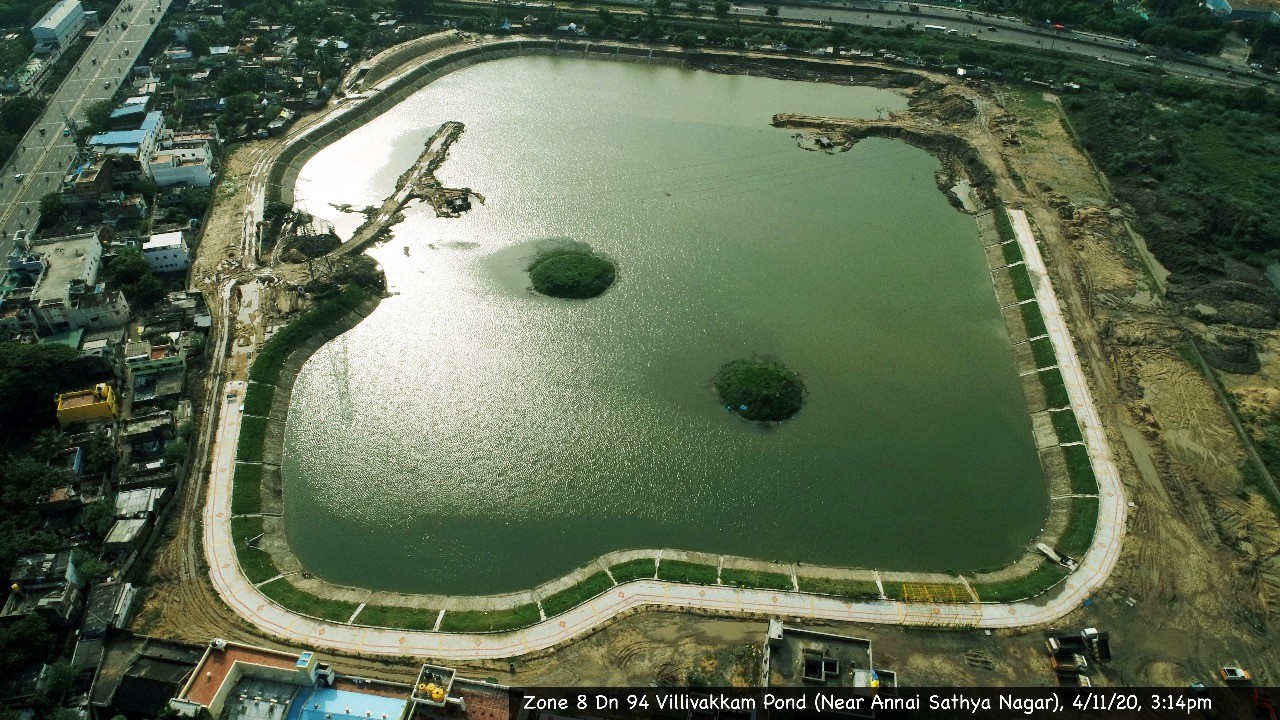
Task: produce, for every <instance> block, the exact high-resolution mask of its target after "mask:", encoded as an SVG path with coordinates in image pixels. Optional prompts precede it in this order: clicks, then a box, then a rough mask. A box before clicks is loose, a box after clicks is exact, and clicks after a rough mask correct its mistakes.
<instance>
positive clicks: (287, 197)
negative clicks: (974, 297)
mask: <svg viewBox="0 0 1280 720" xmlns="http://www.w3.org/2000/svg"><path fill="white" fill-rule="evenodd" d="M593 48H598V49H600V50H603V51H604V52H596V51H593ZM558 53H564V54H570V53H571V54H573V55H575V56H584V55H585V56H586V57H590V58H604V59H626V60H631V61H639V62H662V63H670V64H685V63H686V62H687V61H688V59H689V58H688V55H686V54H685V53H684V52H682V51H676V50H665V49H652V50H650V49H648V48H640V47H624V46H613V45H604V46H588V45H586V44H583V43H559V42H556V41H552V40H506V41H499V42H493V43H490V44H488V45H485V46H481V47H467V48H462V49H460V50H458V51H456V52H454V53H450V54H448V55H446V56H444V57H441V58H436V59H434V60H431V61H429V62H426V63H423V64H422V65H420V66H418V67H415V68H412V69H410V70H408V71H405V72H403V73H401V74H399V75H396V76H393V77H391V78H389V79H387V80H384V81H382V82H380V83H379V84H378V85H377V86H376V87H375V89H374V90H373V92H374V93H376V94H375V95H373V96H371V97H364V98H360V99H357V100H355V101H351V104H349V105H348V107H347V108H344V109H341V110H339V111H338V112H335V114H334V116H333V118H332V119H330V120H328V121H326V122H324V123H322V124H320V125H317V126H314V127H312V128H309V129H308V130H306V131H304V132H302V133H300V134H299V136H298V137H297V138H296V139H295V140H294V141H292V142H291V144H290V145H289V146H288V147H287V148H286V149H284V150H283V151H282V153H281V155H280V158H279V161H278V162H276V163H275V164H274V165H273V166H271V168H270V170H269V176H268V177H269V180H268V189H267V192H268V198H275V199H279V200H280V201H282V202H290V203H291V202H292V199H293V198H292V185H293V183H294V182H295V181H296V179H297V175H298V172H299V170H300V169H301V167H302V166H303V165H304V164H305V163H306V161H307V160H308V159H310V158H311V157H313V156H314V155H315V153H316V152H318V151H319V150H320V149H322V148H323V147H324V146H325V145H327V144H329V143H331V142H333V141H335V140H337V139H339V138H341V137H342V136H343V135H345V134H346V133H347V132H349V131H350V130H352V129H354V127H357V126H359V124H361V123H363V122H365V121H367V120H368V119H369V118H371V117H373V116H375V115H377V114H378V113H380V112H382V111H385V110H386V109H388V108H389V107H391V106H392V105H394V104H395V103H397V102H399V101H400V100H402V99H403V98H405V97H407V96H408V95H409V94H411V93H412V92H414V91H416V90H417V89H419V88H420V87H421V86H423V85H425V84H426V83H428V82H430V81H432V80H434V79H435V78H438V77H440V76H442V75H444V74H447V73H448V72H452V71H454V70H457V69H460V68H462V67H466V66H468V65H471V64H474V63H476V62H480V61H483V60H487V59H494V58H501V57H510V56H515V55H521V54H558ZM784 61H785V62H787V63H795V62H796V61H795V60H794V59H793V58H787V59H785V60H784ZM699 64H701V63H699ZM823 64H824V65H826V64H829V63H825V62H824V63H823ZM886 72H894V71H886ZM1012 216H1013V219H1014V230H1015V231H1016V233H1017V238H1016V245H1017V247H1018V248H1019V249H1020V251H1021V254H1022V257H1023V258H1024V259H1025V267H1026V269H1027V271H1028V272H1029V274H1030V279H1031V283H1032V284H1033V286H1034V292H1035V300H1036V301H1037V303H1038V304H1039V307H1040V309H1041V311H1042V313H1043V315H1044V323H1045V325H1046V326H1047V328H1048V333H1047V335H1048V339H1049V341H1050V342H1051V343H1052V348H1053V351H1054V353H1055V354H1056V357H1057V366H1058V367H1059V368H1060V370H1061V373H1062V376H1063V380H1064V382H1065V385H1066V393H1067V395H1068V397H1069V400H1070V406H1071V409H1072V410H1073V411H1074V413H1075V416H1076V418H1078V420H1079V422H1080V427H1081V429H1082V431H1083V434H1084V436H1085V439H1086V440H1087V441H1088V442H1087V446H1088V451H1089V452H1088V459H1089V463H1090V465H1091V467H1092V470H1093V474H1094V475H1095V476H1096V478H1097V483H1098V488H1097V497H1098V502H1099V506H1100V507H1099V510H1100V512H1099V516H1098V522H1097V525H1096V527H1095V528H1094V532H1093V534H1092V538H1093V542H1092V544H1091V545H1090V547H1089V549H1088V552H1087V553H1085V554H1084V556H1083V559H1082V561H1081V563H1080V565H1079V567H1078V568H1077V569H1076V571H1075V572H1074V573H1072V574H1071V575H1069V576H1067V577H1066V578H1064V579H1063V580H1061V581H1059V582H1057V583H1054V584H1053V590H1052V591H1050V592H1048V593H1045V594H1043V595H1041V596H1040V598H1039V599H1040V600H1041V601H1042V602H1041V603H1040V604H1037V603H1033V602H1030V601H1025V600H1022V601H1019V602H1011V603H1006V602H996V603H991V602H982V600H981V597H980V595H979V594H978V593H975V592H974V591H973V590H972V588H971V586H970V585H971V583H978V582H987V581H988V580H990V581H993V582H996V581H1000V580H1002V579H1005V578H1008V577H1010V576H1011V575H1018V574H1025V572H1026V569H1027V568H1028V567H1030V566H1032V565H1035V564H1038V563H1031V562H1029V561H1028V558H1024V560H1023V561H1020V563H1018V564H1017V565H1015V566H1013V567H1011V568H1006V569H1002V570H1001V571H997V572H996V573H992V574H990V576H989V577H988V576H982V577H979V576H971V577H970V578H965V577H957V576H955V575H948V574H919V573H891V572H883V573H882V572H877V571H874V570H858V569H843V568H820V567H814V566H808V565H806V566H803V568H797V567H795V566H793V565H791V564H783V563H771V562H766V561H759V560H753V559H749V558H736V557H729V556H719V555H707V554H699V553H689V552H682V551H677V550H631V551H623V552H617V553H611V554H609V555H606V556H604V557H602V558H599V559H597V560H596V561H594V562H592V563H590V564H588V565H587V566H584V567H582V568H579V569H577V570H575V571H574V572H572V573H569V574H567V575H565V576H563V577H560V578H557V579H555V580H553V581H551V582H548V583H545V584H543V585H541V586H539V587H538V588H534V589H531V590H528V591H524V592H519V593H510V594H507V595H499V596H490V597H483V598H480V597H474V598H459V597H443V596H426V595H421V596H407V595H398V594H394V593H373V592H370V591H368V590H362V589H358V588H339V587H336V586H331V585H328V584H327V583H324V581H320V580H318V579H315V578H310V579H306V578H303V577H302V573H301V572H300V565H298V564H297V561H296V559H293V558H292V557H291V553H288V550H287V545H285V544H283V543H281V542H276V543H269V544H268V545H269V548H270V551H271V554H272V559H273V561H274V564H275V566H276V567H278V568H281V569H283V570H285V573H284V574H288V575H290V577H291V578H294V579H296V580H297V581H298V587H299V588H300V589H301V591H302V592H304V593H307V592H311V591H313V590H314V591H315V593H316V594H317V595H324V596H327V597H331V596H337V597H340V598H342V600H340V601H339V602H345V603H347V604H349V606H350V608H351V609H352V612H351V613H350V615H349V616H347V615H346V614H345V612H343V613H338V610H343V609H345V606H344V605H338V606H337V609H336V610H334V611H333V612H330V613H327V614H328V617H320V616H314V615H308V614H303V613H300V612H296V611H294V610H290V609H287V608H285V607H283V606H282V605H280V604H277V603H276V602H275V601H273V600H271V599H269V598H268V597H267V595H266V594H264V593H263V592H262V590H260V589H259V588H260V586H263V585H267V584H268V583H283V582H289V580H287V579H285V578H282V577H273V578H270V579H269V580H267V581H265V582H258V583H257V584H255V583H253V582H251V581H250V580H249V579H248V578H247V577H246V575H245V573H244V571H243V570H242V567H241V560H240V557H239V556H238V554H237V547H236V542H235V538H233V536H232V531H231V522H230V520H231V517H232V504H231V497H232V484H233V476H234V470H235V454H236V447H237V443H238V441H239V437H240V429H241V423H242V416H243V413H241V412H239V408H237V407H234V403H235V402H236V400H234V399H228V400H225V401H224V407H223V408H222V413H221V416H220V421H219V426H218V429H217V438H216V444H215V449H214V458H213V460H214V462H213V466H212V471H211V478H210V487H209V492H208V494H207V504H206V507H205V515H204V545H205V552H206V556H207V558H208V560H209V565H210V575H211V578H212V580H213V584H214V586H215V588H216V589H217V591H218V593H219V594H220V595H221V596H222V598H223V599H224V600H225V601H226V602H227V604H228V605H229V606H231V607H232V608H233V609H235V610H236V611H237V612H238V613H240V614H241V615H243V616H244V617H245V618H246V619H248V620H249V621H250V622H252V623H253V624H254V625H256V626H257V627H259V628H260V629H262V630H264V631H266V632H268V633H271V634H273V635H277V636H279V637H282V638H284V639H286V640H289V641H293V642H309V643H311V644H317V643H318V644H320V645H324V646H328V647H333V648H335V649H339V650H346V651H351V652H359V653H370V654H382V653H389V654H398V655H426V656H432V657H441V658H451V659H468V658H493V657H505V656H510V655H516V654H521V653H525V652H530V651H534V650H540V649H545V648H548V647H551V646H554V645H557V644H559V643H562V642H565V641H567V640H570V639H572V638H573V637H575V636H576V635H578V634H581V633H584V632H587V631H589V630H591V629H592V628H595V627H598V626H599V625H600V624H602V623H605V622H608V621H610V620H611V619H613V618H615V617H617V616H618V615H619V614H621V613H624V612H627V611H629V610H632V609H635V608H637V607H640V606H643V605H665V606H670V607H678V608H688V609H693V610H700V611H707V612H734V613H746V614H758V615H783V614H786V615H792V616H796V617H807V618H814V619H830V620H855V621H864V622H879V623H891V624H921V625H956V626H967V627H1020V626H1026V625H1034V624H1040V623H1046V622H1050V621H1053V620H1055V619H1057V618H1059V617H1061V616H1062V615H1064V614H1066V613H1068V612H1070V611H1071V610H1072V609H1074V608H1076V607H1078V606H1079V604H1080V603H1081V601H1082V600H1083V599H1084V598H1086V597H1088V594H1089V593H1091V592H1092V591H1093V590H1095V589H1096V588H1097V587H1099V586H1100V585H1101V584H1102V583H1103V582H1105V580H1106V578H1107V576H1108V575H1109V574H1110V572H1111V570H1112V568H1113V567H1114V565H1115V562H1116V557H1117V555H1118V551H1119V545H1120V539H1121V537H1122V536H1123V532H1124V512H1125V506H1124V502H1123V500H1124V497H1123V489H1122V488H1121V485H1120V481H1119V477H1118V473H1117V472H1116V469H1115V466H1114V464H1113V463H1112V462H1111V456H1110V451H1109V449H1108V447H1107V442H1106V438H1105V435H1104V433H1103V432H1102V428H1101V425H1100V421H1099V420H1098V415H1097V412H1096V410H1095V409H1094V408H1093V405H1092V400H1091V398H1090V395H1089V392H1088V388H1087V385H1086V383H1085V379H1084V376H1083V372H1082V371H1081V369H1080V364H1079V360H1078V359H1077V358H1076V355H1075V348H1074V346H1073V345H1072V342H1071V338H1070V335H1069V333H1068V331H1067V329H1066V324H1065V322H1064V321H1063V319H1062V316H1061V312H1060V309H1059V307H1058V304H1057V301H1056V297H1055V296H1054V292H1053V288H1052V285H1051V284H1050V282H1049V280H1048V277H1047V275H1046V274H1045V272H1044V266H1043V262H1042V261H1041V260H1040V255H1039V250H1038V248H1037V247H1036V244H1035V240H1034V237H1033V236H1032V235H1031V231H1030V228H1029V226H1028V225H1027V223H1026V218H1025V216H1023V215H1021V214H1020V213H1017V212H1016V211H1015V212H1014V213H1012ZM999 289H1000V288H999V283H997V291H998V294H999ZM368 309H371V308H368ZM358 314H360V315H364V314H367V312H364V313H358ZM348 317H349V318H350V320H351V321H353V322H351V324H354V321H356V320H357V319H356V318H354V317H351V316H348ZM1006 321H1008V318H1006ZM346 327H349V325H348V324H347V323H346V322H344V323H342V324H341V325H340V326H335V328H336V329H335V330H334V331H333V332H332V333H325V335H326V336H329V337H332V336H336V335H337V334H339V333H340V332H342V331H343V330H345V329H346ZM321 344H322V343H321V342H312V343H308V344H307V347H305V348H302V349H300V350H298V351H297V352H295V353H294V354H293V355H292V356H291V357H290V358H289V360H288V361H287V362H286V364H285V372H284V373H282V377H281V378H280V379H279V381H277V383H276V385H277V387H278V388H279V389H281V390H283V392H277V393H276V396H275V398H274V402H273V403H272V410H271V412H270V417H271V421H270V422H271V423H272V424H273V425H275V426H276V430H275V431H273V432H269V433H267V438H268V440H269V441H271V440H274V441H275V442H268V443H267V444H268V445H275V447H268V448H264V457H263V459H264V461H267V462H268V463H269V464H272V465H278V463H279V456H280V453H279V442H282V439H283V421H284V419H285V416H286V414H287V408H288V395H289V392H288V390H289V388H290V387H291V385H292V381H293V378H294V377H295V376H296V373H297V372H298V371H299V370H300V369H301V367H302V364H303V363H304V362H305V360H306V357H309V356H310V354H311V353H312V352H314V350H315V349H317V348H318V347H319V346H320V345H321ZM1033 367H1034V366H1033ZM244 387H245V385H244V383H242V382H231V383H228V385H227V392H228V393H230V392H232V391H236V392H237V394H239V392H238V391H240V390H243V389H244ZM223 396H224V397H226V393H224V395H223ZM1040 407H1044V405H1043V404H1042V405H1040ZM276 482H278V468H276V469H275V474H274V477H273V478H268V479H267V483H266V487H267V488H268V489H271V488H272V487H273V486H276V485H275V483H276ZM276 487H278V486H276ZM272 495H273V493H268V495H267V496H266V497H264V502H265V503H266V504H268V505H270V504H272V503H273V502H278V496H275V498H273V497H272ZM269 522H270V524H271V526H272V527H268V530H270V531H272V532H271V533H270V534H274V535H277V536H280V537H282V536H283V532H282V530H283V525H282V520H281V519H279V518H274V519H270V521H269ZM1050 525H1053V523H1052V522H1051V523H1050ZM1046 531H1047V532H1049V533H1050V534H1052V533H1054V532H1057V533H1059V534H1060V533H1061V532H1062V529H1061V528H1060V527H1059V528H1056V529H1055V528H1052V527H1047V528H1046ZM1049 539H1052V538H1049ZM650 558H652V561H653V565H652V568H653V572H652V574H650V573H648V568H647V567H646V564H647V561H648V559H650ZM664 561H665V562H666V563H667V564H668V567H669V568H671V567H676V566H680V565H681V564H682V563H684V564H689V563H693V564H696V565H699V566H706V567H707V568H708V569H709V570H712V571H714V584H712V583H711V582H710V580H711V577H710V576H708V577H707V578H706V579H705V581H706V582H707V584H694V583H692V582H673V581H670V580H663V579H662V578H663V577H664V576H667V577H673V578H679V577H681V576H682V575H684V574H687V572H686V573H682V572H674V571H672V572H664V570H663V568H662V565H663V562H664ZM615 571H616V573H617V574H619V575H622V577H618V576H617V575H615ZM601 573H603V575H604V576H606V577H607V578H608V581H607V583H606V584H605V589H603V590H601V591H594V592H593V594H592V595H591V596H590V597H587V598H583V599H584V600H585V602H579V603H577V604H575V605H573V606H572V607H570V608H568V609H567V610H564V611H563V612H560V613H559V614H555V613H548V612H547V610H546V608H545V607H544V601H546V600H548V599H549V598H555V597H556V596H557V595H558V594H560V593H566V594H570V593H571V592H572V591H573V589H574V588H575V587H577V586H579V585H580V584H583V583H588V581H590V580H591V579H592V578H593V577H595V576H599V575H600V574H601ZM654 578H657V579H654ZM735 578H737V579H735ZM744 578H745V579H744ZM1052 579H1055V580H1056V576H1055V577H1054V578H1052ZM721 583H723V584H721ZM730 583H738V584H750V583H756V584H767V585H768V587H766V588H759V589H756V588H741V587H730V586H729V585H730ZM1045 584H1050V583H1045ZM592 587H593V589H595V588H594V586H592ZM929 587H934V588H935V591H934V593H933V594H930V592H929V591H928V588H929ZM831 588H837V589H838V592H839V594H838V595H837V594H835V593H833V592H831ZM911 588H925V590H924V592H923V594H920V593H919V592H917V591H915V590H912V589H911ZM942 588H947V589H948V590H947V591H946V592H943V591H942V590H941V589H942ZM805 590H809V591H808V592H805ZM823 590H826V591H827V592H823ZM996 594H997V595H999V593H996ZM560 597H561V598H563V597H565V596H564V595H561V596H560ZM1019 597H1020V596H1019ZM1011 599H1012V598H1011ZM373 607H377V608H382V609H386V608H387V607H391V608H399V609H402V610H403V611H404V612H403V613H402V620H401V622H403V621H404V619H405V618H407V619H408V620H409V622H407V623H405V625H406V626H407V627H412V628H415V629H414V630H396V629H389V628H382V627H370V626H365V625H363V624H362V619H361V617H360V614H361V613H362V612H364V611H365V610H366V608H373ZM529 608H533V610H530V609H529ZM520 609H525V612H523V613H516V614H515V615H513V617H519V618H521V621H520V623H519V624H521V625H524V626H523V627H520V628H518V629H514V630H506V631H499V632H442V631H441V630H442V629H445V630H447V629H448V628H449V627H451V626H461V624H460V623H450V622H449V621H447V620H446V618H447V617H449V614H450V613H451V612H452V613H455V614H457V615H458V616H459V617H461V616H462V615H463V614H466V613H484V612H495V611H516V610H520ZM321 614H325V613H321ZM534 618H536V620H534ZM370 621H371V622H372V621H373V619H372V618H370Z"/></svg>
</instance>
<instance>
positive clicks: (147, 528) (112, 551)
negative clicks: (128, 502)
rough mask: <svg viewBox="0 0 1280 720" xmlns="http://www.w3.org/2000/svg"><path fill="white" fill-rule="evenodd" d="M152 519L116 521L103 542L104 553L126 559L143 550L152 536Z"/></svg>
mask: <svg viewBox="0 0 1280 720" xmlns="http://www.w3.org/2000/svg"><path fill="white" fill-rule="evenodd" d="M151 524H152V520H151V519H150V518H126V519H124V520H116V522H115V524H114V525H112V526H111V530H110V531H109V532H108V533H107V537H106V538H104V539H103V541H102V552H103V553H104V554H106V555H114V556H115V557H117V558H124V557H128V556H130V555H132V554H133V553H135V552H137V551H138V550H141V549H142V545H143V543H145V542H146V541H147V537H148V536H149V535H150V534H151Z"/></svg>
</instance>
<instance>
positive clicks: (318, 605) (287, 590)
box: [258, 578, 359, 623]
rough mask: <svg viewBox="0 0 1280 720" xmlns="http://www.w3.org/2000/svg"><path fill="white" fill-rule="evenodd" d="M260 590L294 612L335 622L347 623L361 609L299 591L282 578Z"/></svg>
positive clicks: (352, 604)
mask: <svg viewBox="0 0 1280 720" xmlns="http://www.w3.org/2000/svg"><path fill="white" fill-rule="evenodd" d="M258 589H259V590H260V591H261V592H262V594H263V595H266V596H267V597H269V598H271V599H272V600H275V601H276V602H277V603H279V604H280V605H282V606H284V607H286V608H288V609H290V610H293V611H294V612H300V613H302V614H303V615H310V616H312V617H318V618H322V619H324V620H332V621H334V622H342V623H344V622H346V621H347V619H348V618H350V617H351V613H353V612H355V611H356V608H357V607H359V605H356V604H355V603H349V602H343V601H342V600H327V599H325V598H319V597H316V596H315V595H312V594H311V593H309V592H305V591H303V590H299V589H298V588H297V586H295V585H294V584H293V583H291V582H289V578H280V579H279V580H276V581H275V582H269V583H267V584H266V585H263V586H262V587H260V588H258Z"/></svg>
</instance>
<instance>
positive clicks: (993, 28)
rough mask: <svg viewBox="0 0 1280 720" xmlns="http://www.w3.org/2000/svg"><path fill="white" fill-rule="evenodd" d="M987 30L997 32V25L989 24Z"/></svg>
mask: <svg viewBox="0 0 1280 720" xmlns="http://www.w3.org/2000/svg"><path fill="white" fill-rule="evenodd" d="M987 30H989V31H990V32H995V31H996V26H995V25H988V26H987Z"/></svg>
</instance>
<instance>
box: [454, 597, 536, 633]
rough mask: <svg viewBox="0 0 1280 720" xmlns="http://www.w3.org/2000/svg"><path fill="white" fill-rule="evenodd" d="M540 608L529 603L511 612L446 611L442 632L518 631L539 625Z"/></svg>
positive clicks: (512, 609)
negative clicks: (535, 624)
mask: <svg viewBox="0 0 1280 720" xmlns="http://www.w3.org/2000/svg"><path fill="white" fill-rule="evenodd" d="M541 619H542V617H541V616H540V615H538V606H537V605H535V604H533V603H529V604H527V605H521V606H519V607H514V608H511V609H510V610H462V611H445V614H444V617H443V618H441V620H440V630H441V631H442V632H495V631H498V630H516V629H518V628H522V627H528V626H530V625H533V624H534V623H537V622H538V621H539V620H541Z"/></svg>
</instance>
